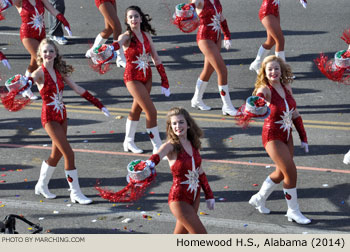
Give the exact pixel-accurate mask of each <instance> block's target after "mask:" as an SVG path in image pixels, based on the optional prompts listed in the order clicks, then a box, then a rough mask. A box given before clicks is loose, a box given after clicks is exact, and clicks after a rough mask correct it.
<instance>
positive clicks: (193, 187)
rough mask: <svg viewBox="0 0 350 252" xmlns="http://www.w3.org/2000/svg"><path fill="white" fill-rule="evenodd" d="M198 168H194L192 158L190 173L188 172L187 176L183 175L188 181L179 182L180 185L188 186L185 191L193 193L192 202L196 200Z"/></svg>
mask: <svg viewBox="0 0 350 252" xmlns="http://www.w3.org/2000/svg"><path fill="white" fill-rule="evenodd" d="M199 168H200V167H198V168H197V169H196V168H195V164H194V159H193V157H192V171H190V170H189V171H188V174H185V176H186V178H188V180H186V181H183V182H181V184H185V185H188V187H187V191H190V192H191V193H192V192H193V191H194V196H193V200H195V199H196V195H197V188H198V184H199V179H198V178H199Z"/></svg>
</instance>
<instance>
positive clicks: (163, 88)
mask: <svg viewBox="0 0 350 252" xmlns="http://www.w3.org/2000/svg"><path fill="white" fill-rule="evenodd" d="M161 88H162V94H164V95H165V96H166V97H169V96H170V94H171V93H170V88H165V87H161Z"/></svg>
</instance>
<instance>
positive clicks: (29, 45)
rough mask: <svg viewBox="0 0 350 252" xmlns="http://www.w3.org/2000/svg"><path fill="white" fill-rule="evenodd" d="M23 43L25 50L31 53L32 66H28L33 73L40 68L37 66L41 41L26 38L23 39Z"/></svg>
mask: <svg viewBox="0 0 350 252" xmlns="http://www.w3.org/2000/svg"><path fill="white" fill-rule="evenodd" d="M22 43H23V45H24V47H25V49H26V50H27V51H28V52H29V53H30V64H29V66H28V71H29V72H31V73H32V72H34V71H35V70H36V69H37V68H38V65H37V64H36V53H37V50H38V47H39V44H40V41H38V40H36V39H32V38H24V39H22Z"/></svg>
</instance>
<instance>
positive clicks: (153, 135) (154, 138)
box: [146, 126, 162, 154]
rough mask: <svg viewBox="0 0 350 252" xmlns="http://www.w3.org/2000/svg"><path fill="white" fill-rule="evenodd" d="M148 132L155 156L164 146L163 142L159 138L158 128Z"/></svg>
mask: <svg viewBox="0 0 350 252" xmlns="http://www.w3.org/2000/svg"><path fill="white" fill-rule="evenodd" d="M146 130H147V133H148V135H149V138H150V139H151V142H152V145H153V154H155V153H157V151H158V149H159V148H160V146H161V145H162V140H161V139H160V136H159V130H158V126H156V127H153V128H150V129H146Z"/></svg>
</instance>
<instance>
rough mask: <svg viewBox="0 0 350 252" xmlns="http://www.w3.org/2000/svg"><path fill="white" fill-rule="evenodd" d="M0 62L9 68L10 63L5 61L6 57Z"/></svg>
mask: <svg viewBox="0 0 350 252" xmlns="http://www.w3.org/2000/svg"><path fill="white" fill-rule="evenodd" d="M1 62H2V64H4V66H5V67H7V68H8V69H9V70H10V69H11V65H10V63H9V62H8V61H7V59H4V60H2V61H1Z"/></svg>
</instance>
